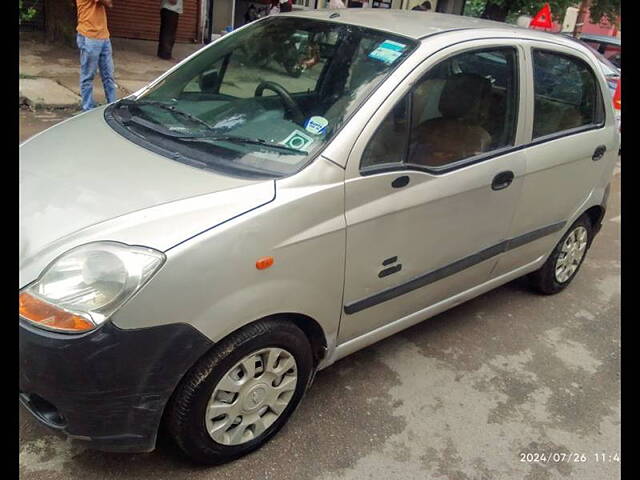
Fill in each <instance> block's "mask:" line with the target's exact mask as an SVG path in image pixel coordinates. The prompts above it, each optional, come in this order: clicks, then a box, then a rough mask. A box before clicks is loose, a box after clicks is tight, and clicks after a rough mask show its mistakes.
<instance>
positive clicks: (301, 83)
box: [105, 17, 416, 177]
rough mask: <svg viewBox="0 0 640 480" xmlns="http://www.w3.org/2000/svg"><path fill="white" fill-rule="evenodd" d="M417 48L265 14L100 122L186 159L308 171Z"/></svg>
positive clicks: (273, 171)
mask: <svg viewBox="0 0 640 480" xmlns="http://www.w3.org/2000/svg"><path fill="white" fill-rule="evenodd" d="M415 46H416V42H415V41H412V40H409V39H406V38H404V37H400V36H396V35H391V34H388V33H384V32H380V31H376V30H371V29H366V28H361V27H356V26H352V25H344V24H338V23H333V22H329V21H318V20H310V19H306V18H300V17H268V18H266V19H265V20H261V21H257V22H255V23H254V24H251V25H249V26H247V27H246V28H243V29H242V30H239V31H238V32H235V33H233V34H231V35H229V36H228V37H227V36H225V37H223V38H222V39H221V40H219V41H218V42H216V43H215V44H213V45H211V46H210V47H208V48H206V49H205V50H203V51H202V53H200V54H198V55H196V56H194V57H193V58H192V59H191V60H189V61H188V62H186V63H185V64H183V65H181V66H180V67H179V68H178V69H176V70H175V71H174V72H172V73H171V74H170V75H168V76H166V77H165V78H164V79H163V80H162V81H161V82H159V83H158V84H157V85H155V86H154V87H152V88H151V89H150V90H148V91H147V92H144V93H143V94H142V95H140V96H138V97H137V98H136V99H132V98H129V99H125V100H122V101H120V102H118V103H116V104H114V105H113V106H112V107H110V109H108V110H107V112H106V113H105V117H106V118H107V120H109V121H110V124H112V125H114V123H115V124H117V125H114V128H116V129H117V130H118V131H120V132H121V133H123V134H125V135H127V136H128V138H131V139H132V140H133V141H136V142H137V143H139V144H141V145H143V146H146V147H147V148H151V149H153V150H155V151H157V152H158V153H161V154H164V155H165V156H168V157H170V158H173V159H175V160H178V161H183V162H184V163H189V164H192V165H195V166H198V167H202V168H205V169H213V170H217V171H220V170H222V171H224V172H226V173H230V174H235V175H241V176H246V175H248V176H267V177H280V176H285V175H289V174H291V173H294V172H296V171H298V170H299V169H301V168H302V167H304V166H305V165H306V164H307V163H308V162H309V161H310V160H311V159H312V158H313V157H314V156H315V155H316V154H317V153H318V152H319V151H320V150H321V149H322V148H323V146H325V145H326V144H327V142H328V141H329V140H330V139H331V138H332V137H333V136H334V135H335V133H336V132H337V131H338V130H339V129H340V127H341V126H342V125H343V124H344V123H345V122H346V121H347V119H348V118H349V117H350V116H351V115H352V114H353V113H354V112H355V110H356V109H357V108H358V107H359V106H360V105H361V104H362V102H363V101H364V100H365V99H366V98H367V97H368V96H369V95H370V94H371V93H372V92H373V91H374V90H375V88H376V87H377V86H378V85H379V84H380V83H381V82H382V80H383V79H384V78H385V77H386V76H387V75H388V74H389V73H390V72H391V71H392V70H393V69H394V68H396V67H397V66H398V65H399V64H400V63H401V62H402V61H403V60H404V59H405V58H406V57H407V56H408V55H409V54H410V53H411V51H412V50H413V49H414V48H415Z"/></svg>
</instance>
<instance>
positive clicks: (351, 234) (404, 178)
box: [338, 40, 525, 343]
mask: <svg viewBox="0 0 640 480" xmlns="http://www.w3.org/2000/svg"><path fill="white" fill-rule="evenodd" d="M523 62H524V59H523V50H522V48H521V47H520V46H519V45H518V44H517V42H515V41H513V42H510V41H508V40H506V41H505V40H501V41H496V40H482V41H474V42H464V43H462V44H459V45H456V46H455V47H449V48H447V49H444V50H442V51H440V52H438V53H436V54H435V55H433V56H432V57H430V58H429V59H427V60H426V61H425V62H423V63H422V64H421V66H420V67H418V68H417V69H415V70H414V71H413V72H412V73H411V74H410V75H409V76H408V77H407V78H406V79H405V81H404V82H403V83H401V84H400V86H399V87H398V88H396V89H395V90H394V92H393V93H392V94H391V95H390V96H389V98H387V99H386V100H385V102H384V103H383V104H382V106H381V107H380V108H379V109H378V110H377V112H376V113H375V114H374V115H373V116H372V118H371V120H370V122H369V123H368V124H367V126H366V127H365V128H364V130H363V132H362V134H361V135H360V137H359V138H358V140H357V141H356V144H355V145H354V148H353V149H352V151H351V154H350V156H349V160H348V163H347V171H346V182H345V202H346V204H345V215H346V221H347V245H346V251H347V257H346V266H345V291H344V312H343V315H342V319H341V324H340V331H339V338H338V342H339V343H343V342H347V341H349V340H352V339H355V338H356V337H359V336H362V335H364V334H366V333H367V332H370V331H372V330H375V329H376V328H379V327H382V326H384V325H386V324H388V323H390V322H393V321H396V320H399V319H402V318H404V317H406V316H408V315H411V314H413V313H415V312H418V311H420V310H422V309H425V308H427V307H429V306H431V305H434V304H435V303H437V302H441V301H443V300H445V299H448V298H450V297H452V296H453V295H456V294H457V293H460V292H463V291H465V290H468V289H470V288H473V287H474V286H477V285H479V284H481V283H483V282H485V281H487V279H488V278H489V275H490V272H491V270H492V268H493V267H494V265H495V262H496V259H495V256H496V255H497V254H498V253H500V252H501V248H502V247H503V246H504V241H505V238H506V235H507V233H508V230H509V226H510V222H511V219H512V217H513V214H514V212H515V208H516V205H517V202H518V200H519V197H520V189H521V178H522V175H523V174H524V157H523V153H522V152H521V151H519V149H518V145H519V144H520V143H521V138H520V135H521V133H520V132H521V130H522V125H521V122H520V120H519V119H520V118H521V112H522V110H523V108H525V107H524V100H523V98H524V95H523V91H524V88H525V86H524V82H523V79H522V75H520V71H521V69H522V65H523Z"/></svg>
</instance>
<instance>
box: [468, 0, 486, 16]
mask: <svg viewBox="0 0 640 480" xmlns="http://www.w3.org/2000/svg"><path fill="white" fill-rule="evenodd" d="M485 3H487V0H467V3H465V4H464V12H463V15H466V16H467V17H479V16H480V15H482V12H483V11H484V4H485Z"/></svg>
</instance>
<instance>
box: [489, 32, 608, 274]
mask: <svg viewBox="0 0 640 480" xmlns="http://www.w3.org/2000/svg"><path fill="white" fill-rule="evenodd" d="M528 47H529V48H530V55H529V58H530V62H528V64H527V69H528V70H529V72H530V73H529V74H528V75H527V78H529V79H530V80H529V81H530V82H531V85H530V90H531V91H532V92H533V95H532V97H531V98H530V100H529V106H530V108H529V111H530V112H531V113H530V118H529V119H528V122H527V123H528V124H529V125H528V132H529V133H528V139H527V145H526V148H525V149H524V150H523V151H524V153H525V158H526V175H525V176H524V177H523V185H522V198H521V201H520V204H519V206H518V210H517V212H516V214H515V216H514V221H513V224H512V226H511V231H510V233H509V236H510V237H512V238H517V239H524V240H525V241H523V242H522V245H521V246H519V247H518V248H514V249H512V250H510V251H509V252H506V253H505V254H504V255H502V257H501V258H500V260H499V263H498V265H497V266H496V268H495V270H494V272H493V274H494V275H502V274H504V273H505V272H508V271H510V270H513V269H514V268H517V267H518V266H520V265H523V264H526V263H528V262H533V261H535V260H536V259H539V258H541V257H542V256H544V255H546V254H548V253H550V251H551V249H552V248H553V247H554V245H555V244H556V243H557V241H558V240H559V236H560V235H561V234H562V231H564V229H565V228H568V227H569V223H570V222H572V221H573V220H574V219H575V217H576V216H577V215H579V214H581V213H583V212H584V210H586V207H585V205H587V203H588V202H589V201H591V202H592V203H593V200H590V197H591V196H594V195H595V196H598V195H599V196H600V197H601V196H602V194H603V189H604V187H605V186H606V183H607V181H606V179H607V178H608V177H609V175H610V173H611V169H612V165H613V163H614V162H615V157H617V152H618V138H617V133H616V131H615V128H616V127H615V121H614V119H613V112H612V110H611V109H610V108H605V105H606V104H605V102H609V101H610V100H605V99H608V98H609V97H608V95H607V84H606V82H605V80H604V79H603V78H602V75H601V74H600V72H599V71H598V66H597V65H596V64H593V65H592V62H590V61H588V57H587V56H586V54H584V53H582V52H581V51H579V50H574V49H572V48H568V47H563V46H560V45H555V44H548V43H545V42H533V41H531V42H529V43H528ZM598 190H599V191H598ZM596 201H597V202H599V198H597V199H596Z"/></svg>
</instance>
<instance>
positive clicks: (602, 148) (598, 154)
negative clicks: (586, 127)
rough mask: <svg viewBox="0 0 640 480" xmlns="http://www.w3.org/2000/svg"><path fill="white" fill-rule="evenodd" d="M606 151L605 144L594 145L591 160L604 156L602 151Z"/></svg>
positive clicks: (595, 160)
mask: <svg viewBox="0 0 640 480" xmlns="http://www.w3.org/2000/svg"><path fill="white" fill-rule="evenodd" d="M606 151H607V146H606V145H600V146H598V147H596V149H595V151H594V152H593V156H592V157H591V160H593V161H594V162H597V161H598V160H600V159H601V158H602V157H604V153H605V152H606Z"/></svg>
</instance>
